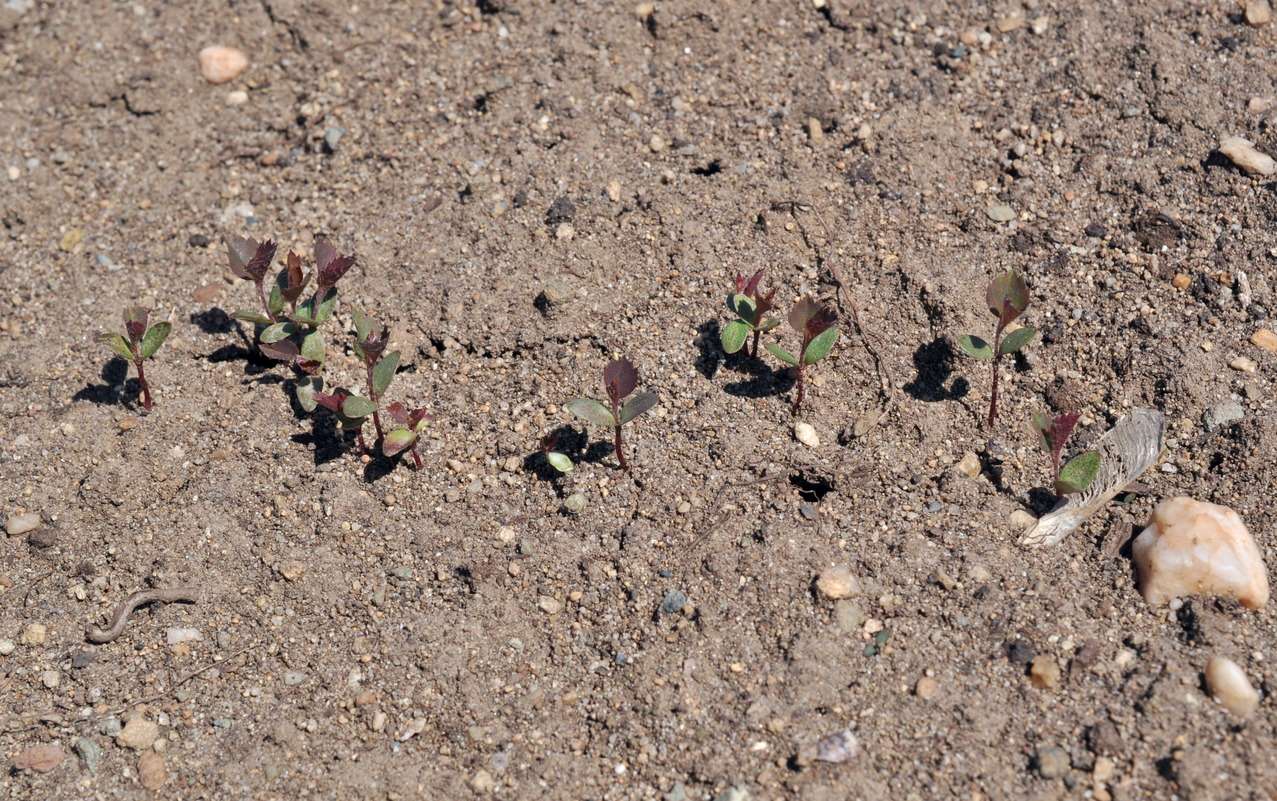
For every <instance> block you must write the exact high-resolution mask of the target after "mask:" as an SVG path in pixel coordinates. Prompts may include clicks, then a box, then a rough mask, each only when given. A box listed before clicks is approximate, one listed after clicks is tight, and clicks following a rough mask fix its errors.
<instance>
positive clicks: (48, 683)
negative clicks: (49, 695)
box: [40, 670, 62, 690]
mask: <svg viewBox="0 0 1277 801" xmlns="http://www.w3.org/2000/svg"><path fill="white" fill-rule="evenodd" d="M40 683H41V684H43V685H44V686H45V687H48V688H49V689H50V690H52V689H53V688H54V687H57V686H58V685H59V684H61V683H62V674H61V673H59V672H58V671H56V670H46V671H44V672H43V673H41V674H40Z"/></svg>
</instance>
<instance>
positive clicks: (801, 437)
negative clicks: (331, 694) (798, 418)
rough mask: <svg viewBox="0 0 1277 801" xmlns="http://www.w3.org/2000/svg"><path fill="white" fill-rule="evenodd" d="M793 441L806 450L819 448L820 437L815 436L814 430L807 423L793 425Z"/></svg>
mask: <svg viewBox="0 0 1277 801" xmlns="http://www.w3.org/2000/svg"><path fill="white" fill-rule="evenodd" d="M794 439H796V440H798V441H799V442H801V443H802V444H804V445H806V446H807V447H808V448H819V447H820V437H818V436H816V429H815V428H814V427H812V426H811V425H809V424H807V423H795V424H794Z"/></svg>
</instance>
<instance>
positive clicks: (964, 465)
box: [954, 451, 980, 478]
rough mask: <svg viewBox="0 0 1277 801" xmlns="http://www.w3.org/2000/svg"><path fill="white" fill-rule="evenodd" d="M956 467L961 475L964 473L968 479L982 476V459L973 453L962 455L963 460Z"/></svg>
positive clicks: (968, 452)
mask: <svg viewBox="0 0 1277 801" xmlns="http://www.w3.org/2000/svg"><path fill="white" fill-rule="evenodd" d="M954 466H955V467H957V468H958V472H959V473H962V474H963V475H964V476H966V477H967V478H975V477H976V476H978V475H980V457H979V456H976V455H975V453H974V452H973V451H967V452H966V453H964V454H962V458H961V459H960V460H959V461H958V463H957V464H956V465H954Z"/></svg>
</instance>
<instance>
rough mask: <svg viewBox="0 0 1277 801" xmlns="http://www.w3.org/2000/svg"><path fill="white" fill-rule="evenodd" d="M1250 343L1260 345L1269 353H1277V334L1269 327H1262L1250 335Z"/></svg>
mask: <svg viewBox="0 0 1277 801" xmlns="http://www.w3.org/2000/svg"><path fill="white" fill-rule="evenodd" d="M1250 344H1252V345H1258V346H1259V347H1261V348H1263V349H1264V350H1266V351H1268V352H1269V353H1277V334H1274V333H1273V332H1272V331H1270V330H1268V329H1267V328H1261V329H1259V330H1258V331H1256V332H1255V333H1253V334H1251V335H1250Z"/></svg>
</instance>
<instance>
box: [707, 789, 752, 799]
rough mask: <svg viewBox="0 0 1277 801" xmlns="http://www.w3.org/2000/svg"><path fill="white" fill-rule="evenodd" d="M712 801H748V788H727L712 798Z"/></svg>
mask: <svg viewBox="0 0 1277 801" xmlns="http://www.w3.org/2000/svg"><path fill="white" fill-rule="evenodd" d="M714 801H749V788H748V787H740V786H737V787H728V788H727V789H726V790H724V791H723V792H721V793H719V794H718V795H716V796H714Z"/></svg>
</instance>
